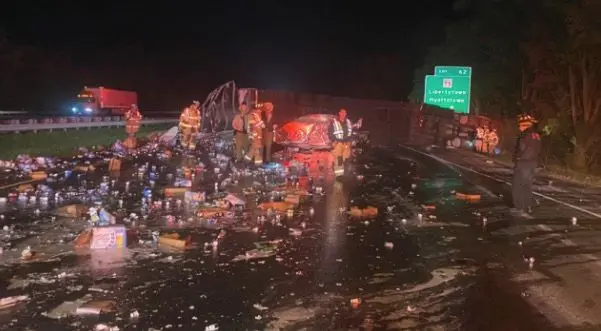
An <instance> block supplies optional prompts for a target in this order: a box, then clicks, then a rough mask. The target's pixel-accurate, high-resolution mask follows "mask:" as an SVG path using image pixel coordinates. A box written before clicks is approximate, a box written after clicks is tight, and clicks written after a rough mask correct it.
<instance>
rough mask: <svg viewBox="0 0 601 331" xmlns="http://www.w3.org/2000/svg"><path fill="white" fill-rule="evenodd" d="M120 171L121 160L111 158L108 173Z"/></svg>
mask: <svg viewBox="0 0 601 331" xmlns="http://www.w3.org/2000/svg"><path fill="white" fill-rule="evenodd" d="M120 170H121V160H120V159H116V158H112V159H111V160H110V161H109V171H110V172H115V171H120Z"/></svg>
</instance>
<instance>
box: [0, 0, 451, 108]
mask: <svg viewBox="0 0 601 331" xmlns="http://www.w3.org/2000/svg"><path fill="white" fill-rule="evenodd" d="M60 3H68V4H69V5H64V6H63V5H57V4H60ZM187 3H189V4H187ZM284 3H287V4H284ZM405 3H407V4H409V3H412V4H411V5H407V4H405ZM368 4H371V6H368ZM451 7H452V6H451V1H449V0H421V1H416V2H409V1H386V2H384V1H371V2H365V1H360V2H359V1H357V2H351V1H344V2H342V1H339V2H338V1H315V2H312V1H302V2H301V1H294V2H292V1H233V2H231V1H230V2H225V1H217V2H215V1H213V2H199V1H196V2H192V1H190V2H185V1H156V2H148V1H145V2H141V1H140V2H138V1H131V2H128V1H120V2H118V1H106V0H103V1H80V2H75V1H73V2H71V1H69V2H67V1H41V0H40V1H25V0H23V1H11V2H10V4H3V6H2V10H0V29H3V30H4V31H5V32H6V33H7V35H8V38H9V40H10V41H11V42H13V43H19V44H26V45H33V46H35V47H37V48H40V49H43V50H45V51H52V52H60V53H62V54H63V55H65V56H68V57H69V58H70V60H71V62H72V63H73V65H75V66H78V67H81V68H87V69H89V72H90V74H89V75H88V76H84V77H83V78H78V79H79V80H81V82H80V81H77V82H73V85H79V84H81V85H83V84H88V85H96V84H97V85H103V86H107V87H115V88H127V89H135V90H137V91H138V92H139V93H140V95H141V98H144V97H146V98H147V99H148V100H147V102H148V104H151V105H152V106H156V107H163V106H166V105H167V104H169V103H173V104H178V103H181V102H184V101H183V100H173V99H184V98H197V99H198V98H200V99H204V97H205V96H206V94H207V93H208V92H209V91H210V90H211V89H212V88H214V87H216V86H218V85H220V84H221V83H224V82H226V81H228V80H236V81H237V82H238V84H239V85H242V86H248V87H259V88H274V89H287V90H296V91H303V92H315V93H324V94H332V95H348V96H358V97H373V98H393V97H395V96H396V99H405V97H406V95H407V93H408V92H409V90H410V89H411V81H412V72H413V69H414V68H415V67H416V66H419V65H421V58H422V57H423V55H424V53H425V51H426V49H427V47H428V46H430V45H432V44H435V43H436V42H437V41H439V40H440V39H441V38H442V36H443V26H444V24H445V22H446V21H448V20H449V16H450V15H451V11H452V10H451ZM374 66H375V67H378V66H379V67H380V68H377V69H373V70H372V68H373V67H374ZM388 67H390V68H391V69H390V72H393V75H394V76H398V80H397V81H395V82H394V84H395V88H394V91H393V92H390V91H388V92H386V93H384V92H382V93H381V95H374V94H378V93H377V90H379V87H378V84H382V83H383V82H384V81H385V80H390V79H391V78H390V77H387V78H384V77H379V76H383V74H382V75H381V74H379V72H382V71H387V70H386V69H385V68H388ZM382 68H384V69H382ZM98 71H101V72H102V74H100V73H94V72H98ZM370 72H371V73H370ZM84 80H85V82H84ZM365 85H370V86H371V88H363V87H362V86H365ZM374 86H375V87H374ZM166 89H169V90H174V91H169V92H168V93H167V92H166V93H162V91H165V90H166ZM368 91H369V92H368ZM374 91H376V92H374ZM157 94H163V95H164V96H165V97H164V98H159V97H158V96H157ZM382 94H386V95H382ZM166 96H169V97H166ZM167 99H169V100H167ZM141 102H142V103H144V102H143V101H141ZM185 102H187V100H186V101H185Z"/></svg>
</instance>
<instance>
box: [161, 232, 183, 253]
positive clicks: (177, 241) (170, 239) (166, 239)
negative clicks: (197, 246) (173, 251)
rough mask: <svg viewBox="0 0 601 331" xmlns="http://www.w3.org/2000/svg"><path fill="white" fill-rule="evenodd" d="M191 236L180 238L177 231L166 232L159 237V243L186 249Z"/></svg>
mask: <svg viewBox="0 0 601 331" xmlns="http://www.w3.org/2000/svg"><path fill="white" fill-rule="evenodd" d="M190 242H191V237H190V236H188V237H186V238H182V237H181V236H180V235H179V234H177V233H166V234H162V235H161V236H160V237H159V245H160V246H167V247H170V248H177V249H186V248H187V247H189V246H190Z"/></svg>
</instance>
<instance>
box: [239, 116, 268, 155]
mask: <svg viewBox="0 0 601 331" xmlns="http://www.w3.org/2000/svg"><path fill="white" fill-rule="evenodd" d="M264 128H265V124H264V123H263V119H262V116H261V108H259V107H255V109H253V110H252V111H251V112H250V113H249V114H248V120H247V127H246V131H247V132H248V139H249V141H250V149H249V151H248V153H246V156H245V157H244V158H245V159H246V161H247V162H253V160H254V163H255V165H261V164H263V129H264Z"/></svg>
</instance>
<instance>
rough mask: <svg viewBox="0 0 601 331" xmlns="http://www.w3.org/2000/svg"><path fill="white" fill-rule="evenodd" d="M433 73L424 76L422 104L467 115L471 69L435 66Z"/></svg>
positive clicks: (468, 110)
mask: <svg viewBox="0 0 601 331" xmlns="http://www.w3.org/2000/svg"><path fill="white" fill-rule="evenodd" d="M434 73H435V74H434V75H427V76H426V79H425V88H424V103H425V104H428V105H432V106H437V107H440V108H445V109H449V110H452V111H454V112H457V113H463V114H469V112H470V94H471V87H472V86H471V85H472V82H471V80H472V68H470V67H456V66H436V67H435V68H434Z"/></svg>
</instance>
